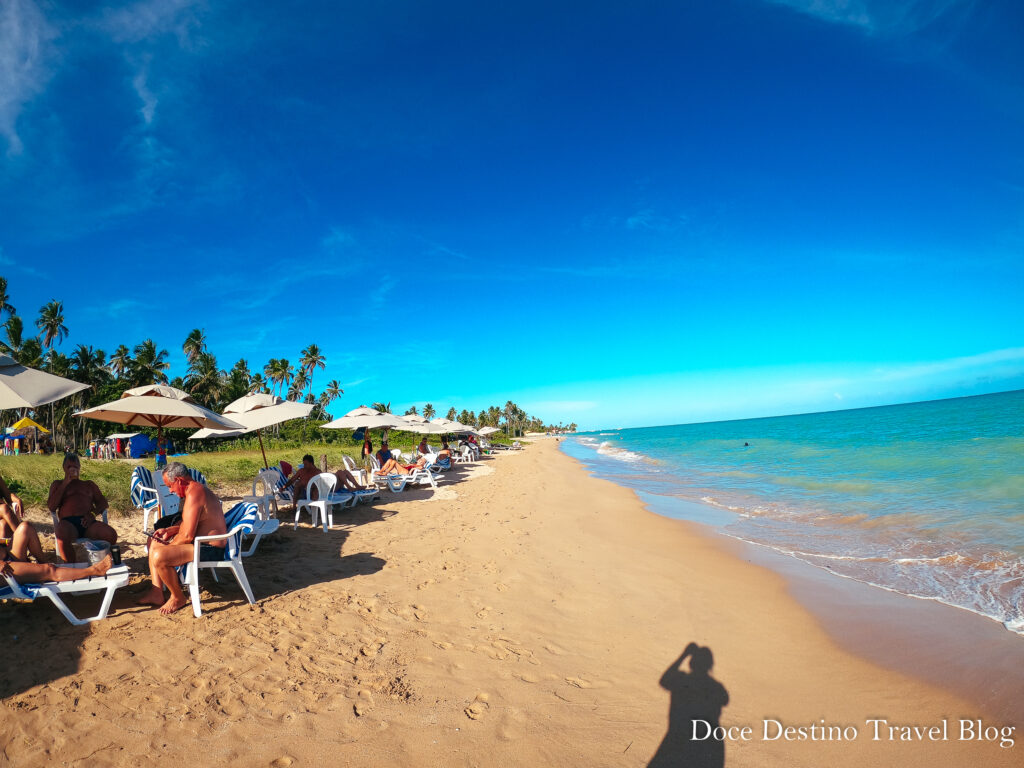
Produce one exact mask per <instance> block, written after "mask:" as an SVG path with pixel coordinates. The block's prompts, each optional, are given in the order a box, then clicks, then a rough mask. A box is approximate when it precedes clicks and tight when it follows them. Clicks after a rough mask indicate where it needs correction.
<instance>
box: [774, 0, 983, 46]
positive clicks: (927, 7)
mask: <svg viewBox="0 0 1024 768" xmlns="http://www.w3.org/2000/svg"><path fill="white" fill-rule="evenodd" d="M766 2H769V3H773V4H775V5H785V6H787V7H789V8H792V9H794V10H796V11H799V12H800V13H804V14H807V15H808V16H813V17H815V18H817V19H821V20H822V21H826V22H829V23H832V24H846V25H849V26H853V27H858V28H860V29H861V30H863V31H864V32H865V33H866V34H869V35H875V36H881V37H906V36H909V35H913V34H915V33H917V32H920V31H921V30H923V29H925V28H926V27H928V26H930V25H931V24H934V23H935V22H937V21H940V20H948V19H950V18H953V17H956V16H958V15H959V14H962V13H966V12H968V11H970V10H971V8H972V7H973V6H974V0H766Z"/></svg>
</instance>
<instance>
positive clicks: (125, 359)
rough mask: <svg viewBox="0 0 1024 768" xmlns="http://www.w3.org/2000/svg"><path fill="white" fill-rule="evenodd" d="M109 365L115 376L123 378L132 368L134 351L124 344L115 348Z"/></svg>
mask: <svg viewBox="0 0 1024 768" xmlns="http://www.w3.org/2000/svg"><path fill="white" fill-rule="evenodd" d="M107 367H108V368H109V369H110V372H111V373H112V374H114V376H115V377H117V378H121V377H122V376H124V375H125V374H126V373H127V372H128V371H130V370H131V369H132V353H131V350H129V349H128V347H126V346H125V345H124V344H122V345H120V346H119V347H118V348H117V349H115V350H114V354H112V355H111V356H110V361H109V362H108V363H107Z"/></svg>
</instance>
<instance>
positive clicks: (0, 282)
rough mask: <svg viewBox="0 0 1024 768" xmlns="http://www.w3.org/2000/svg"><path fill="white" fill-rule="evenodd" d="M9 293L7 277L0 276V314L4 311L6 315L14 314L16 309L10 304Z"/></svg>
mask: <svg viewBox="0 0 1024 768" xmlns="http://www.w3.org/2000/svg"><path fill="white" fill-rule="evenodd" d="M10 298H11V297H10V295H9V294H8V293H7V278H6V277H0V315H2V314H3V313H4V312H6V313H7V314H8V315H14V313H16V312H17V311H18V310H16V309H15V308H14V307H12V306H11V304H10Z"/></svg>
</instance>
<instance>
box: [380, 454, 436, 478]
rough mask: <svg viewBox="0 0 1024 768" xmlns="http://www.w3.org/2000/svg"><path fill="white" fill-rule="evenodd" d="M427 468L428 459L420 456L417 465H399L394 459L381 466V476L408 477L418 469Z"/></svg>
mask: <svg viewBox="0 0 1024 768" xmlns="http://www.w3.org/2000/svg"><path fill="white" fill-rule="evenodd" d="M425 466H427V457H426V456H420V458H419V460H418V461H417V462H416V463H415V464H399V463H398V462H397V461H395V460H394V459H388V460H387V462H386V463H384V464H382V465H381V468H380V472H379V473H378V474H381V475H408V474H409V473H410V472H413V471H415V470H417V469H423V468H424V467H425Z"/></svg>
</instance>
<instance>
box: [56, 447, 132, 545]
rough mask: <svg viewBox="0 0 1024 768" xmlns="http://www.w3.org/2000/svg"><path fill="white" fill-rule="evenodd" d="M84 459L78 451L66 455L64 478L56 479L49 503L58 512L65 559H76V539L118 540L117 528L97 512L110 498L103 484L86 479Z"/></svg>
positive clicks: (58, 536)
mask: <svg viewBox="0 0 1024 768" xmlns="http://www.w3.org/2000/svg"><path fill="white" fill-rule="evenodd" d="M81 474H82V462H81V460H80V459H79V458H78V454H77V453H69V454H67V455H66V456H65V457H64V479H63V480H54V481H53V483H52V484H51V485H50V495H49V498H48V499H47V501H46V506H47V507H49V508H50V511H51V512H55V513H56V514H57V518H58V522H57V527H56V528H55V529H54V531H53V533H54V536H56V537H57V554H59V555H60V557H61V559H62V560H63V561H64V562H65V563H70V562H74V559H75V557H74V554H75V550H74V543H75V539H83V538H84V539H99V540H100V541H105V542H107V543H108V544H116V543H117V531H115V530H114V529H113V528H111V527H110V526H109V525H107V524H106V523H104V522H103V521H102V520H97V519H96V517H95V516H96V515H97V514H100V513H102V512H103V511H104V510H105V509H106V508H107V500H106V498H104V496H103V493H102V492H101V491H100V489H99V486H98V485H96V483H94V482H92V481H91V480H82V479H81Z"/></svg>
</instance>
